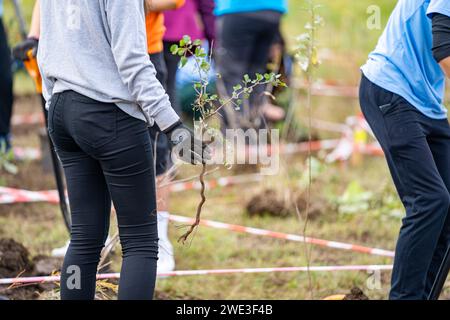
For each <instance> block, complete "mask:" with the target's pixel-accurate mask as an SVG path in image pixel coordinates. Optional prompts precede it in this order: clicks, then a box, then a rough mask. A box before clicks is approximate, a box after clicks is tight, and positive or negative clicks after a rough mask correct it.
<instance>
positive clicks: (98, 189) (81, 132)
mask: <svg viewBox="0 0 450 320" xmlns="http://www.w3.org/2000/svg"><path fill="white" fill-rule="evenodd" d="M48 125H49V133H50V137H51V139H52V140H53V142H54V144H55V148H56V151H57V153H58V155H59V157H60V158H61V161H62V163H63V167H64V171H65V175H66V179H67V189H68V194H69V202H70V208H71V214H72V229H71V241H70V246H69V249H68V251H67V254H66V257H65V259H64V265H63V268H62V271H61V298H62V299H69V300H87V299H93V298H94V295H95V284H96V281H95V279H96V278H95V277H96V272H97V265H98V263H99V258H100V253H101V250H102V248H103V247H104V243H105V240H106V238H107V235H108V229H109V218H110V211H111V200H112V202H113V203H114V207H115V209H116V212H117V222H118V226H119V235H120V242H121V245H122V252H123V262H122V270H121V278H120V283H119V299H139V300H141V299H142V300H146V299H152V297H153V292H154V287H155V279H156V262H157V257H158V232H157V217H156V199H155V198H156V196H155V175H154V171H153V154H152V146H151V142H150V136H149V132H148V128H147V125H146V123H145V122H143V121H140V120H138V119H135V118H133V117H131V116H129V115H128V114H126V113H125V112H123V111H121V110H120V109H119V108H118V107H117V106H116V105H114V104H107V103H100V102H97V101H95V100H92V99H89V98H87V97H85V96H82V95H80V94H77V93H75V92H73V91H67V92H64V93H62V94H57V95H55V96H54V97H53V98H52V103H51V107H50V110H49V119H48Z"/></svg>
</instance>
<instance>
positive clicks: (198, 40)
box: [194, 39, 202, 46]
mask: <svg viewBox="0 0 450 320" xmlns="http://www.w3.org/2000/svg"><path fill="white" fill-rule="evenodd" d="M201 45H202V40H200V39H197V40H195V41H194V46H201Z"/></svg>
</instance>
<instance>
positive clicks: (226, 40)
mask: <svg viewBox="0 0 450 320" xmlns="http://www.w3.org/2000/svg"><path fill="white" fill-rule="evenodd" d="M252 21H253V20H252V19H248V18H247V17H245V16H243V15H242V14H229V15H224V16H222V17H220V18H218V21H217V26H218V40H217V42H218V48H217V50H216V58H217V68H218V71H219V72H220V73H221V75H222V79H223V81H224V84H225V86H226V89H227V91H228V94H231V93H232V88H233V86H235V85H236V84H239V83H241V81H242V79H243V76H244V75H245V74H247V73H249V71H250V70H249V69H250V66H251V62H252V53H253V45H254V43H255V41H254V40H255V39H256V37H257V36H258V29H257V28H255V26H254V25H253V24H252Z"/></svg>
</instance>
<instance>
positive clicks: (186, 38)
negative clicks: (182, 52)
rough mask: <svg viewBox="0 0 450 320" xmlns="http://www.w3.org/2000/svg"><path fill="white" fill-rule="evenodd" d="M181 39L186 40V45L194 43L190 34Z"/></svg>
mask: <svg viewBox="0 0 450 320" xmlns="http://www.w3.org/2000/svg"><path fill="white" fill-rule="evenodd" d="M181 41H184V43H185V44H186V45H190V44H192V40H191V37H189V36H188V35H184V36H183V39H181Z"/></svg>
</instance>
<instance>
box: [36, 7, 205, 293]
mask: <svg viewBox="0 0 450 320" xmlns="http://www.w3.org/2000/svg"><path fill="white" fill-rule="evenodd" d="M38 5H39V4H38ZM40 13H41V32H40V41H39V49H38V63H39V68H40V71H41V74H42V77H43V94H44V98H45V100H46V102H47V108H48V109H49V120H48V127H49V133H50V137H51V139H52V140H53V142H54V144H55V148H56V151H57V153H58V156H59V157H60V158H61V161H62V163H63V166H64V170H65V174H66V179H67V188H68V195H69V201H70V207H71V214H72V228H71V242H70V245H69V249H68V251H67V254H66V256H65V259H64V264H63V268H62V271H61V298H62V299H71V300H80V299H94V297H95V286H96V272H97V267H98V263H99V259H100V253H101V250H102V248H103V247H104V243H105V240H106V237H107V235H108V230H109V217H110V209H111V200H112V202H113V203H114V207H115V210H116V213H117V221H118V227H119V234H120V241H121V245H122V251H123V262H122V269H121V277H120V283H119V299H139V300H141V299H142V300H147V299H152V297H153V292H154V287H155V279H156V261H157V255H158V233H157V217H156V200H155V172H154V166H153V153H152V146H151V142H150V136H149V131H148V126H156V127H157V128H158V129H159V130H160V131H162V132H164V133H165V134H167V136H168V137H169V140H170V142H171V143H172V144H173V145H174V146H176V148H175V149H176V150H178V151H179V155H180V156H181V157H182V160H184V161H187V162H191V163H194V164H195V163H198V162H204V161H205V160H206V159H209V157H210V154H209V150H208V149H207V146H206V145H205V144H204V143H203V142H202V141H201V140H197V139H196V138H195V137H194V135H193V133H192V131H190V130H189V129H187V128H186V127H185V126H184V125H183V124H182V122H181V121H180V119H179V117H178V116H177V114H176V113H175V111H174V110H173V109H172V107H171V105H170V102H169V98H168V96H167V94H166V93H165V91H164V89H163V87H162V85H161V84H160V83H159V82H158V80H157V79H156V72H155V68H154V66H153V65H152V63H151V62H150V60H149V57H148V54H147V48H146V43H147V42H146V30H145V12H144V2H143V0H127V1H118V0H58V1H54V0H41V1H40Z"/></svg>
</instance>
